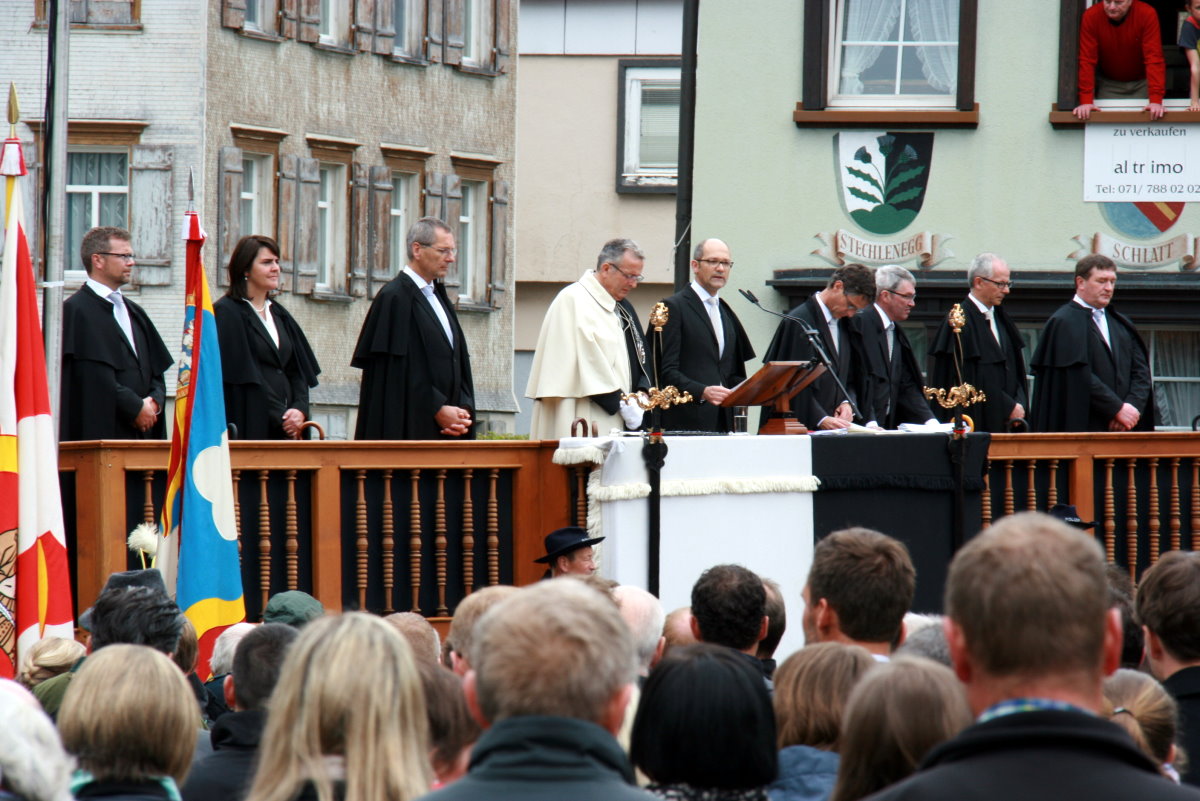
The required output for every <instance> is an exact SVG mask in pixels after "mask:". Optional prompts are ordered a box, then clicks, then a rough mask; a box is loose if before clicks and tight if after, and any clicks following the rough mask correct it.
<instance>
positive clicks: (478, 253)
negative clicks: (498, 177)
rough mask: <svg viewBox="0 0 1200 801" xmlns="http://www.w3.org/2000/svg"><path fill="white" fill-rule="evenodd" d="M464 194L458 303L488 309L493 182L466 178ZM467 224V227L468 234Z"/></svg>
mask: <svg viewBox="0 0 1200 801" xmlns="http://www.w3.org/2000/svg"><path fill="white" fill-rule="evenodd" d="M461 191H462V203H461V205H460V206H459V214H458V236H457V239H456V245H457V247H458V264H459V269H458V280H459V290H458V298H459V303H461V304H463V305H466V306H485V305H487V299H488V298H487V295H488V293H487V285H488V273H489V270H488V268H489V267H490V266H491V265H490V264H489V263H488V251H489V250H490V248H489V245H490V229H491V220H490V214H489V212H488V205H489V204H488V199H489V198H490V197H491V181H490V180H487V181H481V180H477V179H473V178H463V181H462V185H461ZM468 199H470V200H469V202H468ZM464 225H465V226H467V228H466V230H465V231H464V229H463V227H464ZM464 256H465V258H464Z"/></svg>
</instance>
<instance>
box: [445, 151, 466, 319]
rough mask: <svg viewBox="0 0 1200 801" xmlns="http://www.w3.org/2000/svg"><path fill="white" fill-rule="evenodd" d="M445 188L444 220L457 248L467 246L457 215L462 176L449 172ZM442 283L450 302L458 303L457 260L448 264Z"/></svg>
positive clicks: (459, 205)
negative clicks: (451, 232) (452, 233)
mask: <svg viewBox="0 0 1200 801" xmlns="http://www.w3.org/2000/svg"><path fill="white" fill-rule="evenodd" d="M445 181H446V188H445V190H444V194H445V199H446V202H445V207H446V216H445V218H444V219H445V222H446V224H447V225H449V226H450V230H451V231H453V232H454V243H455V246H456V247H458V248H459V249H462V248H464V247H466V246H467V243H465V242H463V241H462V236H461V232H460V231H459V222H458V219H459V217H461V216H462V178H459V177H458V176H457V175H455V174H454V173H450V174H449V175H447V176H446V177H445ZM442 283H443V284H444V285H445V287H446V294H447V295H448V296H449V297H450V302H451V303H458V290H459V288H460V287H461V286H462V279H461V277H460V276H459V274H458V262H457V261H456V262H454V263H453V264H451V265H450V269H449V270H447V271H446V277H445V278H443V279H442Z"/></svg>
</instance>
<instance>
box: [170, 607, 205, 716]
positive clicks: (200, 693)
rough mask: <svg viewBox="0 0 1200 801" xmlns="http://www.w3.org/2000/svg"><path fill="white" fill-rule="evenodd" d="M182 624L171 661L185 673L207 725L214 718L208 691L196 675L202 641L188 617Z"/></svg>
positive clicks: (184, 675)
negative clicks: (209, 711)
mask: <svg viewBox="0 0 1200 801" xmlns="http://www.w3.org/2000/svg"><path fill="white" fill-rule="evenodd" d="M180 624H181V625H180V629H179V644H178V645H176V646H175V650H174V651H173V652H172V653H171V654H170V656H171V661H172V662H174V663H175V666H176V667H178V668H179V670H180V671H182V672H183V677H184V678H185V679H186V680H187V683H188V687H189V688H191V691H192V695H194V696H195V697H196V704H197V705H198V707H199V713H200V716H201V718H202V719H203V721H205V722H206V723H207V722H211V721H212V718H210V717H209V716H208V690H206V689H204V682H202V681H200V677H199V676H197V675H196V663H197V662H198V661H199V659H200V640H199V639H198V638H197V637H196V627H195V626H194V625H192V621H190V620H188V619H187V617H184V618H183V620H182V621H180Z"/></svg>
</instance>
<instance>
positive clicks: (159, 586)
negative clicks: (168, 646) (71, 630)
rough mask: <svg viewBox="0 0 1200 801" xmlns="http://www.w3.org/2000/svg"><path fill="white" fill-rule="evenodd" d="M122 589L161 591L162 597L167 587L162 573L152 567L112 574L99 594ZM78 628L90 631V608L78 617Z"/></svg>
mask: <svg viewBox="0 0 1200 801" xmlns="http://www.w3.org/2000/svg"><path fill="white" fill-rule="evenodd" d="M123 587H149V588H151V589H155V590H161V591H162V594H163V595H166V594H167V585H166V583H165V582H163V577H162V573H161V572H159V570H158V568H154V567H152V568H149V569H147V570H124V571H122V572H120V573H113V574H112V575H111V576H109V577H108V581H106V582H104V589H102V590H100V594H101V595H103V594H104V593H106V592H108V591H109V590H115V589H120V588H123ZM79 628H81V629H83V630H84V631H91V630H92V607H90V606H89V607H88V608H87V609H85V610H84V611H83V614H81V615H80V616H79Z"/></svg>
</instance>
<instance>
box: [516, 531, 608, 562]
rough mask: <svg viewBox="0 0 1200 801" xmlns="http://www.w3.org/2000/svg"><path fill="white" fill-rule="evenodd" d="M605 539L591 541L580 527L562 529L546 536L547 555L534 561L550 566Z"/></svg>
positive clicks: (595, 538) (596, 538)
mask: <svg viewBox="0 0 1200 801" xmlns="http://www.w3.org/2000/svg"><path fill="white" fill-rule="evenodd" d="M603 539H604V537H592V538H590V539H589V538H588V535H587V532H586V531H584V530H583V529H581V528H580V527H579V526H567V527H566V528H560V529H558V530H556V531H551V532H550V533H549V534H547V535H546V555H545V556H543V557H541V558H540V559H534V560H533V561H535V562H541V563H542V564H547V565H548V564H551V563H552V562H554V560H555V559H557V558H558V557H560V556H566V555H567V554H569V553H571V552H572V551H578V550H579V549H580V548H586V547H587V546H589V545H591V544H592V543H595V542H600V541H601V540H603Z"/></svg>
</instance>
